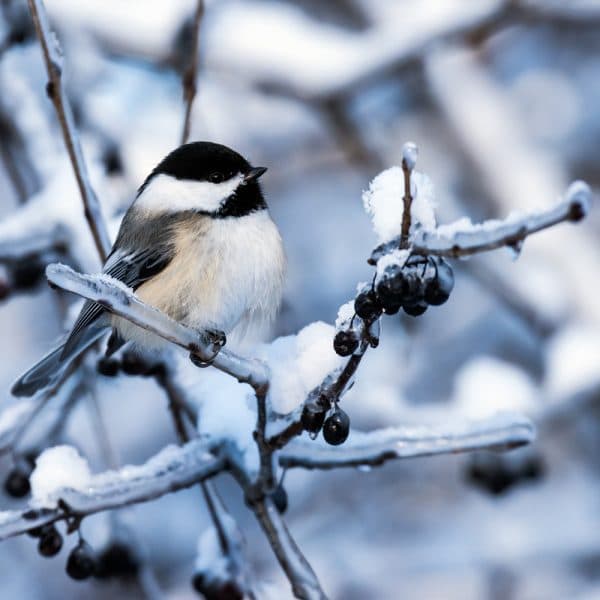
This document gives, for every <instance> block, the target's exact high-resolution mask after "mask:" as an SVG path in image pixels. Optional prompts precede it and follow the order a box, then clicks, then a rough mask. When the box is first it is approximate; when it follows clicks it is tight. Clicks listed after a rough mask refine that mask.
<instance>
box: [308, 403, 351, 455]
mask: <svg viewBox="0 0 600 600" xmlns="http://www.w3.org/2000/svg"><path fill="white" fill-rule="evenodd" d="M328 412H329V413H330V414H329V416H327V413H328ZM301 421H302V427H303V428H304V430H305V431H308V432H309V433H310V434H311V435H312V436H315V437H316V436H317V435H318V433H319V432H320V431H321V429H322V430H323V439H324V440H325V441H326V442H327V443H328V444H331V445H332V446H339V445H340V444H343V443H344V442H345V441H346V440H347V439H348V435H349V433H350V417H349V416H348V414H347V413H346V412H345V411H343V410H342V409H341V408H340V407H339V406H338V405H337V403H336V404H334V406H333V408H330V409H329V410H327V409H324V408H322V406H321V405H316V406H315V405H312V404H306V405H305V406H304V409H303V410H302V417H301Z"/></svg>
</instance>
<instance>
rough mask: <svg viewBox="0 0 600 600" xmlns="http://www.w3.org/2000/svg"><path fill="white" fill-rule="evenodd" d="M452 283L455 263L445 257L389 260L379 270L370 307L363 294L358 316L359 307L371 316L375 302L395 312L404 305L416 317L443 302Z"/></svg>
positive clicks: (356, 303)
mask: <svg viewBox="0 0 600 600" xmlns="http://www.w3.org/2000/svg"><path fill="white" fill-rule="evenodd" d="M453 287H454V274H453V272H452V267H451V266H450V265H449V264H448V263H447V262H446V261H445V260H444V259H443V258H440V257H437V256H429V257H427V256H419V255H412V256H410V257H409V258H408V260H407V261H406V262H405V263H404V264H399V263H397V262H390V263H389V264H387V265H386V266H384V268H383V269H381V270H380V271H379V272H378V274H377V277H376V280H375V286H374V288H373V289H372V298H371V299H369V303H368V307H369V309H368V311H366V309H365V307H366V306H367V303H366V302H365V300H363V299H362V298H360V294H359V296H358V297H357V299H356V302H355V308H356V310H357V314H358V315H359V316H361V313H359V310H360V311H361V312H368V314H369V316H371V315H372V311H373V310H374V309H373V308H371V306H372V305H373V304H374V305H375V306H377V305H378V307H379V308H380V309H381V311H382V312H384V313H385V314H387V315H394V314H396V313H397V312H398V311H399V310H400V309H401V308H402V309H403V310H404V312H405V313H406V314H408V315H410V316H413V317H417V316H419V315H422V314H423V313H424V312H425V311H426V310H427V308H428V307H429V306H439V305H440V304H444V302H446V300H448V298H449V297H450V293H451V292H452V289H453Z"/></svg>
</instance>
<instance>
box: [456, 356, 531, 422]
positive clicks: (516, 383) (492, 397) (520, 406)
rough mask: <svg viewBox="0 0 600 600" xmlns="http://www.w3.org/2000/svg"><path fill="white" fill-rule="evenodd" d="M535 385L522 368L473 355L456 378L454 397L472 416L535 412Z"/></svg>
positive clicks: (465, 412)
mask: <svg viewBox="0 0 600 600" xmlns="http://www.w3.org/2000/svg"><path fill="white" fill-rule="evenodd" d="M536 395H537V393H536V388H535V385H534V383H533V381H532V380H531V378H530V377H529V376H528V375H527V374H526V373H525V372H524V371H523V370H521V369H519V368H518V367H515V366H514V365H511V364H509V363H506V362H503V361H501V360H498V359H496V358H492V357H489V356H482V357H478V358H474V359H472V360H471V361H469V362H468V363H467V364H466V365H465V366H464V367H463V368H462V369H461V370H460V371H459V373H458V374H457V376H456V378H455V380H454V398H455V401H456V403H457V406H458V407H459V409H460V412H461V413H462V414H464V416H465V417H467V418H469V419H484V418H488V417H492V416H494V415H496V414H497V413H499V412H506V411H515V412H530V413H531V412H532V411H534V410H535V408H536V406H535V398H536Z"/></svg>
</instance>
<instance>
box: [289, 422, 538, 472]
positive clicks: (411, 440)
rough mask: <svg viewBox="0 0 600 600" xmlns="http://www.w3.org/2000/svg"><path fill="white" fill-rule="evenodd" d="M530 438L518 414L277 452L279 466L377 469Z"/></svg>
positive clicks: (506, 446)
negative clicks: (399, 461) (394, 462)
mask: <svg viewBox="0 0 600 600" xmlns="http://www.w3.org/2000/svg"><path fill="white" fill-rule="evenodd" d="M534 437H535V429H534V426H533V424H532V422H531V421H530V420H529V419H527V418H526V417H524V416H522V415H518V414H515V415H512V414H510V415H509V414H502V415H498V416H496V417H493V418H490V419H486V420H483V421H476V422H471V423H467V424H463V425H459V426H456V425H454V426H447V425H444V426H441V427H392V428H388V429H382V430H377V431H373V432H370V433H360V432H357V431H353V432H352V433H351V434H350V437H349V438H348V441H347V442H346V443H345V444H344V446H343V447H340V448H336V447H332V446H327V445H325V444H319V443H315V442H309V441H308V440H307V439H298V440H295V441H293V442H292V443H290V444H289V445H288V446H287V447H286V448H285V449H283V450H282V451H281V453H280V454H279V464H280V466H281V467H283V468H291V467H303V468H305V469H336V468H340V467H360V466H378V465H381V464H383V463H384V462H387V461H388V460H395V459H404V458H418V457H423V456H434V455H437V454H456V453H459V452H470V451H473V450H510V449H512V448H517V447H519V446H522V445H525V444H529V443H531V442H532V441H533V439H534Z"/></svg>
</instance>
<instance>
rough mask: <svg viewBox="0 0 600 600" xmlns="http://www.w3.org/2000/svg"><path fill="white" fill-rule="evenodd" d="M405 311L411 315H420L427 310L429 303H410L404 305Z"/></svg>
mask: <svg viewBox="0 0 600 600" xmlns="http://www.w3.org/2000/svg"><path fill="white" fill-rule="evenodd" d="M402 308H403V309H404V312H405V313H406V314H407V315H410V316H411V317H419V316H420V315H422V314H423V313H424V312H425V311H426V310H427V304H425V303H424V302H419V303H418V304H409V305H405V306H403V307H402Z"/></svg>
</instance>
